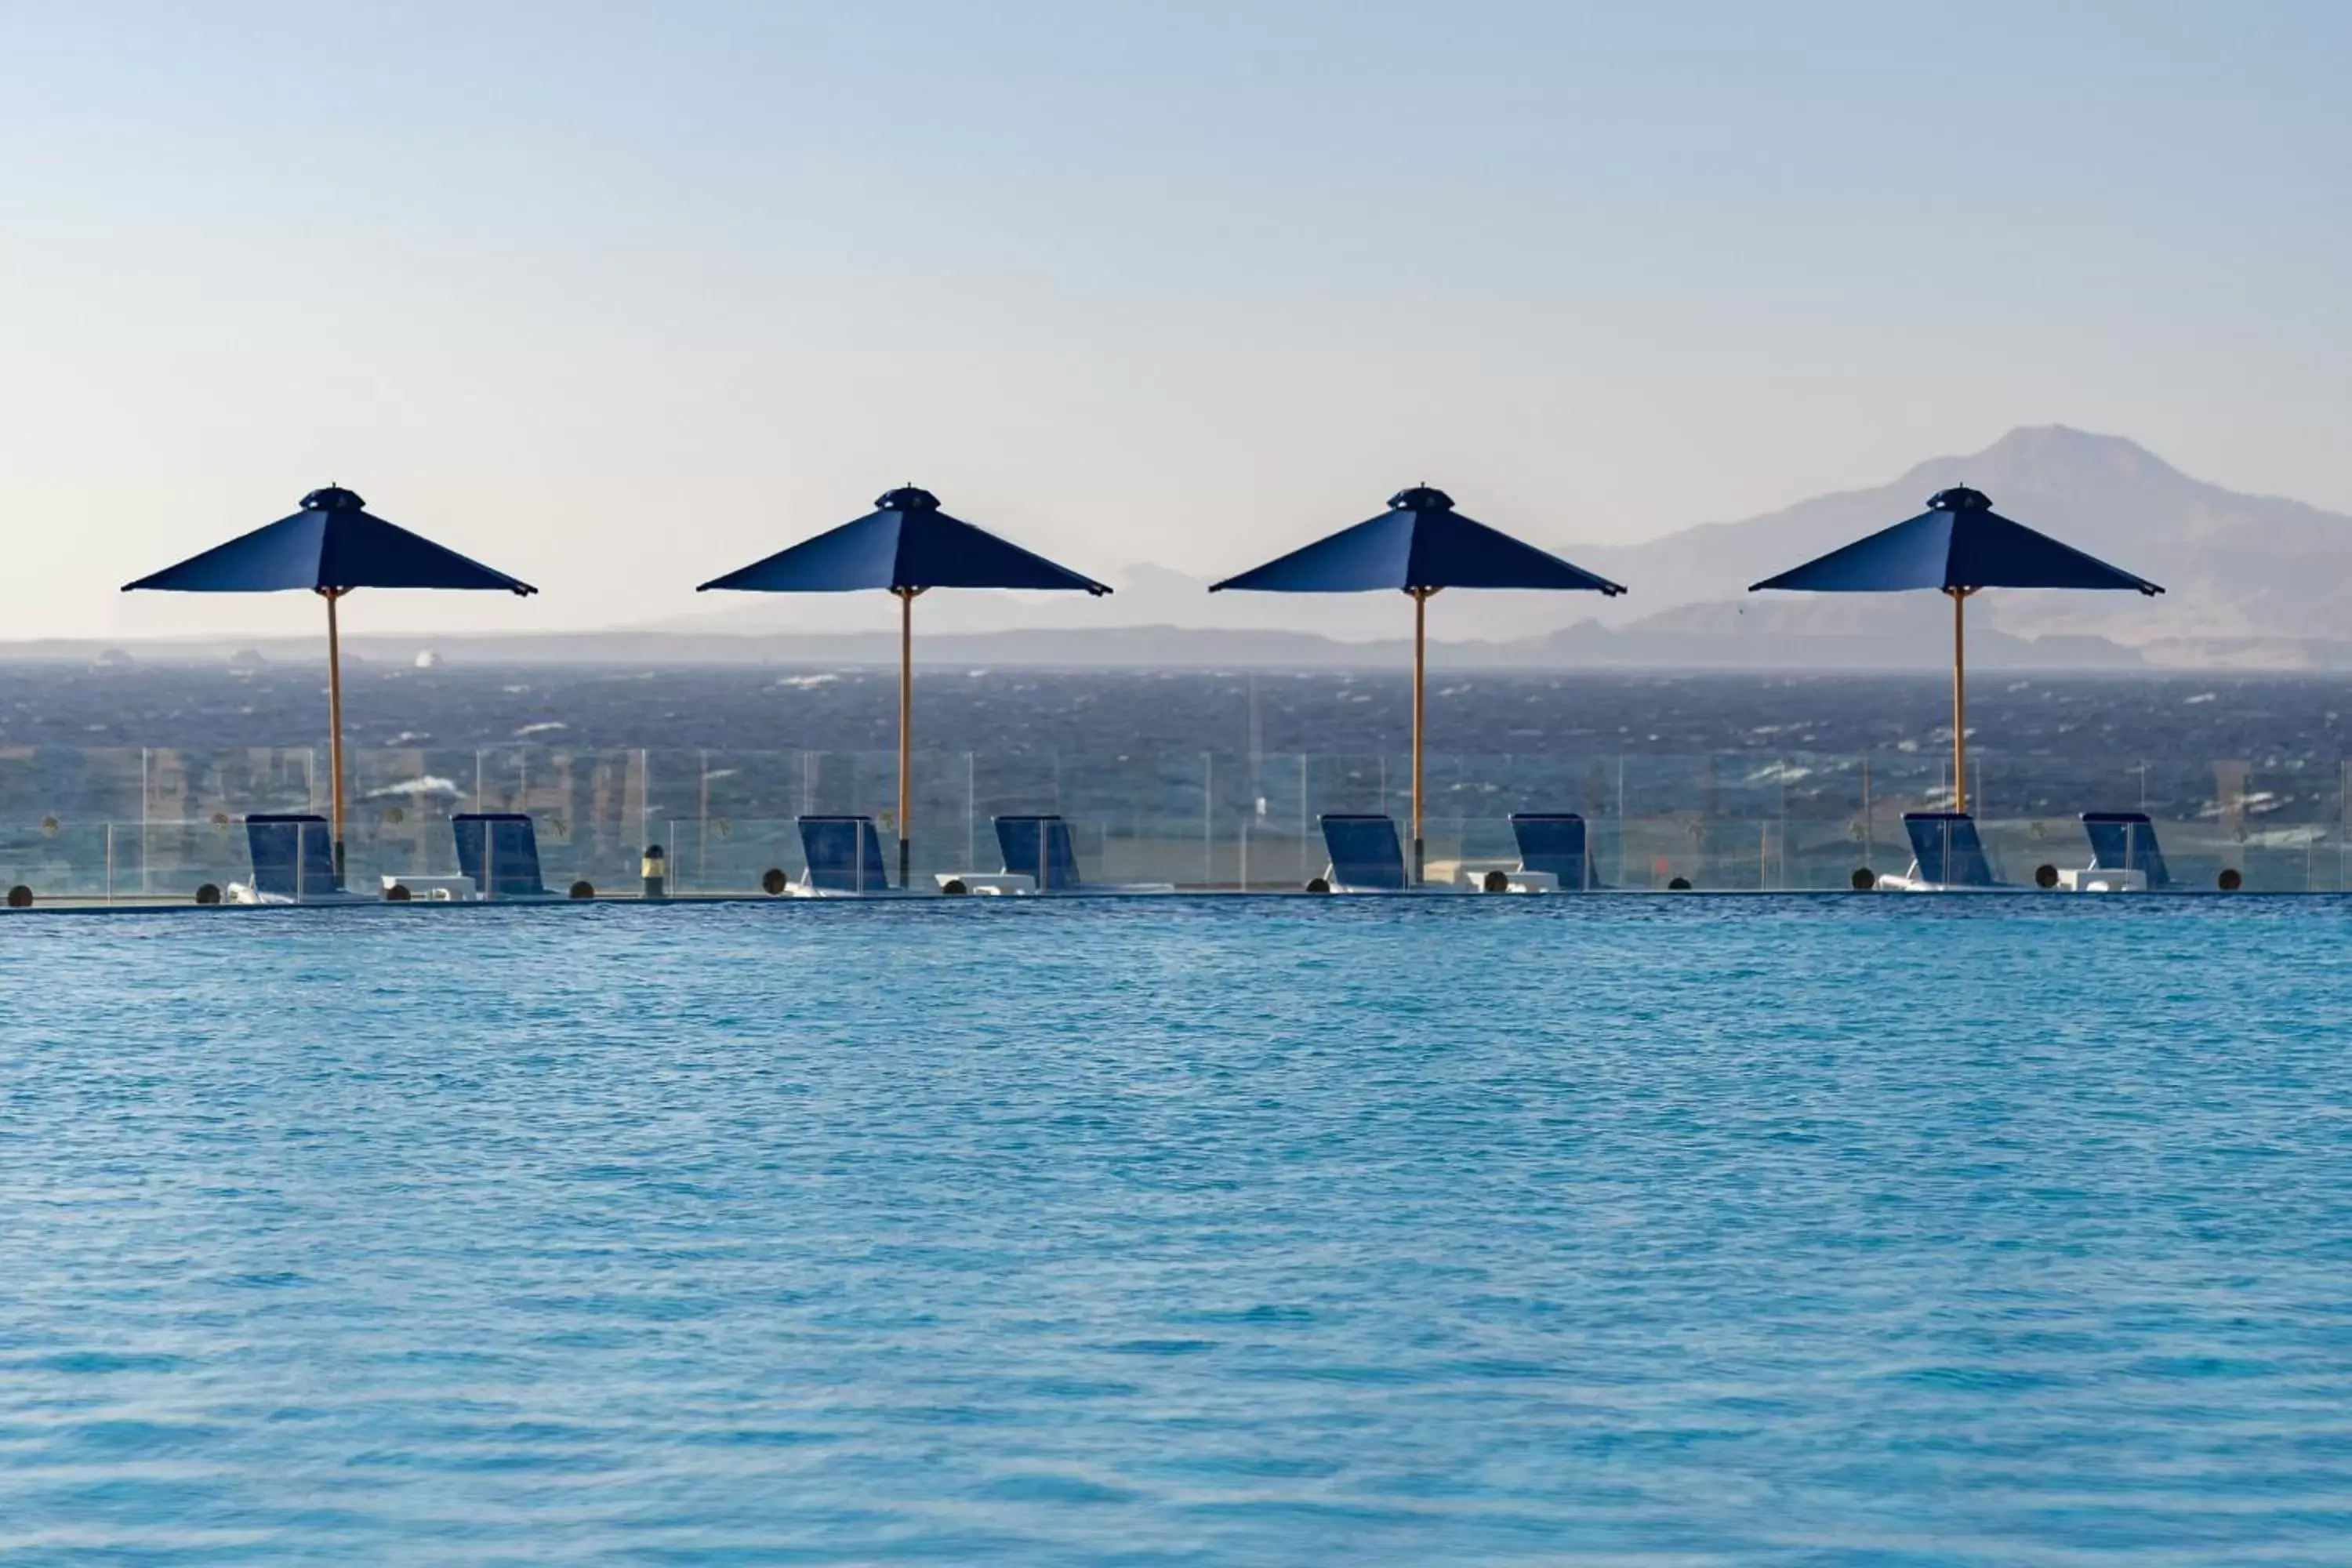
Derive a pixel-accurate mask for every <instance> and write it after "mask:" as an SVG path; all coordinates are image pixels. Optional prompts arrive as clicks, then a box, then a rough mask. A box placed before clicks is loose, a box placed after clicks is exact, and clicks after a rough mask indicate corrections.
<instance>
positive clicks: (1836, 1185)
mask: <svg viewBox="0 0 2352 1568" xmlns="http://www.w3.org/2000/svg"><path fill="white" fill-rule="evenodd" d="M2347 937H2352V906H2347V905H2346V904H2344V903H2340V902H2336V901H2333V900H2294V901H2292V902H2279V903H2270V902H2256V901H2229V900H2193V901H2192V900H2181V901H2167V900H2113V901H2105V902H2096V903H2093V902H2078V901H2061V900H2046V899H2045V900H2000V899H1984V900H1892V899H1854V900H1764V899H1756V900H1704V901H1702V900H1691V901H1683V900H1661V899H1639V900H1636V899H1592V900H1548V901H1546V900H1476V899H1459V900H1392V901H1388V902H1379V901H1370V900H1366V901H1357V902H1342V901H1328V900H1315V901H1309V900H1150V901H1147V900H1134V901H1127V902H1110V901H1069V902H1047V901H1039V902H1034V903H1010V902H982V901H978V900H971V901H955V902H940V903H929V904H924V905H920V906H905V905H900V906H890V905H880V904H877V905H854V904H830V905H792V906H786V905H738V906H719V907H707V908H688V907H671V908H651V909H647V908H626V907H610V906H606V907H597V908H593V909H591V908H562V909H550V910H496V909H491V910H463V911H404V910H352V911H332V912H326V911H315V910H297V911H262V912H258V913H255V914H250V915H229V916H218V915H215V916H202V915H194V914H189V915H159V916H125V917H112V918H72V917H59V918H18V919H15V920H11V921H6V922H5V924H0V1003H5V1019H6V1027H5V1045H0V1200H5V1207H0V1216H5V1217H0V1562H5V1563H12V1564H13V1563H79V1562H105V1563H175V1564H176V1563H257V1562H268V1561H304V1562H324V1561H347V1562H358V1561H370V1562H415V1563H487V1562H501V1563H541V1562H546V1563H554V1562H563V1563H583V1562H610V1563H803V1562H806V1563H877V1562H894V1561H901V1560H911V1559H928V1560H933V1561H952V1562H990V1561H993V1562H1005V1563H1133V1564H1143V1563H1330V1562H1341V1561H1350V1562H1395V1563H1408V1562H1410V1563H1431V1562H1446V1563H1511V1562H1519V1563H1536V1562H1552V1561H1559V1560H1561V1559H1563V1558H1568V1557H1580V1559H1582V1560H1589V1561H1599V1562H1622V1563H1807V1564H1815V1563H1822V1564H1864V1563H1867V1564H1912V1563H1922V1564H1924V1563H2004V1564H2006V1563H2069V1564H2071V1563H2089V1562H2103V1561H2116V1560H2121V1559H2124V1558H2129V1559H2130V1560H2131V1561H2133V1562H2136V1563H2221V1562H2247V1561H2256V1560H2259V1561H2262V1562H2264V1563H2342V1562H2344V1561H2346V1560H2347V1557H2352V1067H2347V1062H2346V1059H2345V1053H2344V1047H2345V1044H2346V1040H2347V991H2346V987H2345V984H2344V983H2345V979H2346V961H2345V954H2346V952H2347Z"/></svg>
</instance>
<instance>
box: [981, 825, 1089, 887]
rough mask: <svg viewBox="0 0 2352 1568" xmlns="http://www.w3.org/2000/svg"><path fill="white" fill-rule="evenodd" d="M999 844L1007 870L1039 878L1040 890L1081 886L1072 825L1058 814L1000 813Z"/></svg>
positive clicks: (1038, 885) (997, 844) (997, 829)
mask: <svg viewBox="0 0 2352 1568" xmlns="http://www.w3.org/2000/svg"><path fill="white" fill-rule="evenodd" d="M996 847H997V849H998V850H999V851H1000V852H1001V853H1002V854H1003V857H1004V868H1005V870H1007V871H1010V872H1013V873H1016V874H1018V875H1020V876H1024V877H1034V878H1036V879H1037V889H1038V891H1040V892H1046V893H1056V892H1066V891H1067V890H1069V889H1073V888H1076V887H1077V886H1078V885H1079V880H1078V852H1077V848H1076V845H1075V844H1074V843H1073V842H1072V840H1071V837H1070V825H1069V824H1068V823H1066V822H1065V821H1063V820H1062V819H1061V818H1060V817H1058V816H1000V817H998V818H997V819H996Z"/></svg>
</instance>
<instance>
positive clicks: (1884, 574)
mask: <svg viewBox="0 0 2352 1568" xmlns="http://www.w3.org/2000/svg"><path fill="white" fill-rule="evenodd" d="M1767 588H1788V589H1794V590H1797V591H1799V592H1803V593H1812V594H1885V593H1897V592H1901V591H1903V590H1905V589H1913V588H1933V589H1935V590H1937V592H1939V593H1942V594H1947V595H1950V596H1951V601H1952V809H1953V810H1954V811H1958V812H1966V811H1967V810H1968V809H1969V782H1968V781H1969V773H1968V759H1969V727H1968V648H1967V611H1966V606H1967V604H1968V599H1969V595H1971V594H1974V593H1976V592H1978V591H1979V589H1983V588H2111V589H2112V588H2128V589H2132V590H2134V591H2136V592H2138V593H2141V594H2147V595H2157V594H2161V593H2163V592H2164V590H2163V589H2161V588H2159V587H2158V586H2157V585H2156V584H2153V583H2151V582H2149V581H2148V580H2147V578H2145V577H2135V576H2133V575H2132V574H2130V573H2128V572H2126V571H2124V570H2123V569H2122V568H2120V567H2116V566H2110V565H2108V564H2107V563H2105V562H2104V561H2101V560H2098V559H2096V558H2095V557H2093V556H2089V555H2085V554H2084V553H2083V552H2081V551H2079V550H2077V549H2075V548H2074V546H2072V545H2069V544H2061V543H2059V542H2058V541H2056V540H2054V539H2053V538H2051V537H2050V536H2049V535H2048V534H2046V533H2037V532H2035V531H2033V530H2032V529H2030V528H2028V527H2026V526H2025V525H2024V524H2023V523H2021V522H2012V521H2010V520H2009V519H2008V518H2005V517H2003V516H2001V515H2000V513H1999V512H1997V511H1995V510H1992V499H1991V498H1990V496H1987V495H1986V494H1984V492H1983V491H1981V490H1972V489H1968V488H1967V487H1966V486H1959V487H1956V488H1954V489H1948V490H1938V491H1937V492H1936V494H1935V495H1933V496H1931V497H1929V498H1928V500H1927V510H1926V511H1924V512H1921V513H1920V514H1919V515H1918V516H1917V517H1915V518H1912V519H1911V520H1910V521H1907V522H1898V523H1896V524H1895V526H1894V527H1892V528H1886V529H1881V530H1880V531H1878V532H1876V533H1874V534H1872V535H1870V536H1869V537H1868V538H1866V539H1858V540H1855V541H1854V542H1853V543H1852V544H1848V545H1845V546H1843V548H1840V549H1837V550H1832V551H1831V552H1829V553H1828V554H1827V555H1823V556H1819V557H1817V558H1815V559H1814V560H1811V561H1808V562H1806V563H1804V564H1803V565H1802V566H1798V567H1795V568H1792V569H1791V570H1790V571H1787V572H1783V573H1781V574H1780V575H1779V576H1777V577H1768V578H1766V579H1765V580H1764V581H1763V582H1761V583H1758V584H1753V585H1751V586H1750V587H1749V588H1748V592H1749V593H1751V594H1753V593H1757V592H1759V591H1761V590H1763V589H1767Z"/></svg>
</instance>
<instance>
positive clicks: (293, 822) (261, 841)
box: [227, 812, 354, 904]
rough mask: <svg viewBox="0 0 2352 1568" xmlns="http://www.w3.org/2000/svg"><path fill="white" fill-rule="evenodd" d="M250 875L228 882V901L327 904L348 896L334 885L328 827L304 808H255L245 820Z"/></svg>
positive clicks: (332, 847)
mask: <svg viewBox="0 0 2352 1568" xmlns="http://www.w3.org/2000/svg"><path fill="white" fill-rule="evenodd" d="M245 843H246V848H247V850H248V851H249V852H250V853H251V854H252V856H253V880H252V881H251V882H231V883H230V884H229V885H228V889H227V890H228V901H229V902H231V903H233V904H332V903H348V902H351V901H352V899H353V897H354V895H352V894H350V893H346V892H344V891H343V890H342V889H340V888H338V887H336V886H335V845H334V830H333V829H331V828H330V827H329V826H327V819H326V818H325V817H323V816H315V815H313V814H311V813H309V812H287V813H282V814H281V813H271V812H256V813H254V814H253V815H251V816H247V818H246V819H245Z"/></svg>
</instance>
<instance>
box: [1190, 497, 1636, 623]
mask: <svg viewBox="0 0 2352 1568" xmlns="http://www.w3.org/2000/svg"><path fill="white" fill-rule="evenodd" d="M1227 588H1243V589H1250V590H1255V591H1256V592H1260V593H1269V594H1363V593H1370V592H1371V591H1373V590H1374V589H1379V588H1391V589H1397V590H1401V591H1402V592H1404V593H1407V594H1414V593H1422V594H1433V593H1435V592H1437V590H1439V589H1440V588H1568V589H1584V590H1589V591H1591V592H1593V593H1600V594H1607V595H1612V596H1613V595H1618V594H1622V593H1623V592H1624V591H1625V590H1624V589H1623V588H1622V587H1620V586H1619V585H1618V584H1614V583H1612V582H1610V581H1609V580H1608V579H1607V578H1605V577H1597V576H1595V575H1593V574H1591V573H1590V572H1587V571H1585V570H1584V569H1583V568H1582V567H1580V566H1571V565H1570V564H1569V563H1567V562H1565V561H1562V560H1561V559H1560V558H1559V556H1557V555H1551V554H1547V553H1546V552H1543V551H1540V550H1538V549H1537V548H1536V547H1535V546H1534V545H1532V544H1522V543H1521V542H1519V541H1517V540H1516V539H1513V538H1512V537H1511V536H1510V535H1509V534H1507V533H1505V532H1503V531H1501V530H1500V529H1495V528H1489V527H1487V526H1486V524H1485V523H1483V522H1475V521H1472V520H1470V519H1469V518H1466V517H1465V516H1463V515H1462V514H1461V513H1460V512H1458V511H1455V510H1454V498H1453V497H1452V496H1449V495H1447V494H1446V493H1445V492H1444V490H1441V489H1431V488H1430V487H1429V486H1427V485H1415V486H1414V487H1413V488H1412V489H1406V490H1399V491H1398V492H1397V493H1396V494H1395V495H1393V496H1391V497H1390V498H1389V510H1386V511H1384V512H1382V513H1381V515H1380V516H1378V517H1376V518H1372V519H1371V520H1370V521H1365V522H1360V523H1358V524H1356V526H1355V527H1353V528H1343V529H1341V530H1340V531H1339V532H1337V533H1334V534H1329V535H1327V536H1326V537H1324V538H1321V539H1318V540H1317V541H1316V542H1314V543H1312V544H1307V545H1302V546H1301V547H1300V548H1298V549H1297V550H1294V551H1292V552H1290V553H1289V554H1287V555H1280V556H1276V558H1275V559H1274V560H1272V561H1269V562H1267V563H1265V565H1263V566H1256V567H1253V568H1251V569H1250V570H1249V571H1247V572H1244V573H1243V574H1241V575H1239V576H1237V577H1228V578H1226V579H1225V580H1224V581H1223V582H1222V583H1217V584H1212V585H1211V587H1210V589H1209V592H1210V593H1212V594H1217V593H1223V591H1224V590H1225V589H1227Z"/></svg>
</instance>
